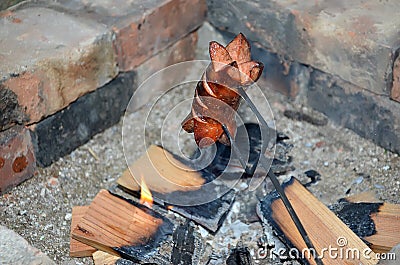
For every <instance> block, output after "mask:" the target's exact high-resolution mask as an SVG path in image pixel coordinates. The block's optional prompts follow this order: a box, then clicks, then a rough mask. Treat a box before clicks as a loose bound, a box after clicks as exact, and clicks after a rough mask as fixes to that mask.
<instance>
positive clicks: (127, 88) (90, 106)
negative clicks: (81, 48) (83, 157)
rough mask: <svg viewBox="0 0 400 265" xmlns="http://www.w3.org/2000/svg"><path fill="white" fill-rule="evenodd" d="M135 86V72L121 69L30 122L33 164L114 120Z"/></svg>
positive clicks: (61, 153)
mask: <svg viewBox="0 0 400 265" xmlns="http://www.w3.org/2000/svg"><path fill="white" fill-rule="evenodd" d="M135 87H136V85H135V74H134V73H133V72H127V73H121V74H119V75H118V76H117V78H115V79H114V80H112V81H111V82H110V83H108V84H107V85H105V86H103V87H101V88H98V89H97V90H95V91H94V92H91V93H89V94H86V95H84V96H82V97H80V98H79V99H78V100H77V101H75V102H74V103H72V104H70V105H69V106H68V107H67V108H65V109H63V110H61V111H59V112H57V113H56V114H54V115H52V116H50V117H48V118H46V119H44V120H43V121H41V122H39V123H38V124H35V125H32V126H30V130H31V134H32V140H33V143H34V149H35V155H36V159H37V164H38V165H39V166H42V167H45V166H48V165H50V164H51V163H52V162H54V161H56V160H57V159H58V158H60V157H62V156H64V155H66V154H69V153H70V152H71V151H73V150H74V149H75V148H77V147H79V146H80V145H82V144H84V143H86V142H87V141H89V139H90V138H91V137H92V136H94V135H95V134H97V133H99V132H101V131H103V130H104V129H106V128H108V127H110V126H112V125H114V124H115V123H117V122H118V121H119V120H120V117H121V116H122V115H123V113H124V111H125V109H126V106H127V105H128V102H129V100H130V98H131V96H132V95H133V92H134V88H135Z"/></svg>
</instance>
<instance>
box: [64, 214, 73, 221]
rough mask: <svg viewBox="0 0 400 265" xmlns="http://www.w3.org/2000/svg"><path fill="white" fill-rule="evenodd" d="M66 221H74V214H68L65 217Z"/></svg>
mask: <svg viewBox="0 0 400 265" xmlns="http://www.w3.org/2000/svg"><path fill="white" fill-rule="evenodd" d="M64 219H65V220H66V221H69V220H71V219H72V214H71V213H67V214H66V215H65V217H64Z"/></svg>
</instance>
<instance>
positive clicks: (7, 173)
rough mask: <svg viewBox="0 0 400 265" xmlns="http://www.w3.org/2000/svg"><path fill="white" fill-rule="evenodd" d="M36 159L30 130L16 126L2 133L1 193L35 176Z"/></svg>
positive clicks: (0, 151) (0, 159) (0, 139)
mask: <svg viewBox="0 0 400 265" xmlns="http://www.w3.org/2000/svg"><path fill="white" fill-rule="evenodd" d="M35 170H36V160H35V156H34V151H33V146H32V142H31V137H30V134H29V131H28V130H27V129H25V128H24V127H22V126H14V127H13V128H11V129H8V130H6V131H3V132H1V133H0V194H2V193H4V192H6V191H8V190H9V189H11V188H12V187H15V186H16V185H18V184H19V183H21V182H23V181H24V180H26V179H28V178H30V177H32V176H33V174H34V172H35Z"/></svg>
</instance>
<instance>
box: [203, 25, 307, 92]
mask: <svg viewBox="0 0 400 265" xmlns="http://www.w3.org/2000/svg"><path fill="white" fill-rule="evenodd" d="M234 37H235V35H234V34H231V33H229V32H227V31H219V30H216V29H215V28H213V27H212V26H210V25H209V24H208V23H204V26H202V27H201V28H200V29H199V44H198V52H199V53H200V54H199V55H198V56H199V57H200V58H204V59H206V60H208V59H209V52H208V42H209V41H211V40H218V41H219V42H221V43H223V44H224V45H226V44H228V43H229V41H231V40H232V39H233V38H234ZM200 42H201V43H200ZM250 46H251V54H252V58H253V60H256V61H260V62H262V63H263V64H264V66H265V67H264V70H263V74H262V77H263V78H262V79H261V80H260V82H259V83H258V85H259V86H262V85H263V84H262V83H261V82H263V81H266V82H267V83H268V86H269V87H271V88H272V89H274V90H276V91H279V92H280V93H282V94H284V95H286V96H288V97H289V98H291V99H294V98H296V96H297V95H298V94H299V93H300V92H301V91H304V90H305V89H306V86H307V85H308V80H309V69H308V68H307V67H304V65H302V64H300V63H298V62H293V61H290V60H288V59H286V58H285V57H284V56H282V55H278V54H276V53H272V52H270V51H269V50H267V49H265V48H264V47H263V46H262V45H260V44H259V43H257V42H251V41H250Z"/></svg>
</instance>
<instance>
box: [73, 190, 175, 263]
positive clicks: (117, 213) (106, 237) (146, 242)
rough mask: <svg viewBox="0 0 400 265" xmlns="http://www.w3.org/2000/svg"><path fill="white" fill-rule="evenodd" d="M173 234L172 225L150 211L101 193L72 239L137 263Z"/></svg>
mask: <svg viewBox="0 0 400 265" xmlns="http://www.w3.org/2000/svg"><path fill="white" fill-rule="evenodd" d="M172 230H173V225H172V223H171V222H170V221H169V220H168V219H166V218H164V217H162V216H161V215H159V214H157V213H155V212H154V211H152V210H151V209H148V208H146V207H144V206H141V205H139V204H135V203H134V202H132V201H129V200H125V199H123V198H121V197H119V196H115V195H112V194H111V193H110V192H108V191H106V190H101V191H100V192H99V193H98V194H97V195H96V197H95V198H94V200H93V202H92V203H91V204H90V206H89V208H88V209H87V210H86V213H85V214H84V215H83V216H82V217H81V219H80V220H79V222H78V224H77V225H76V227H75V228H74V229H73V231H72V236H73V238H74V239H77V240H79V241H81V242H83V243H85V244H88V245H90V246H92V247H94V248H96V249H99V250H102V251H105V252H107V253H109V254H112V255H123V256H124V257H127V258H128V257H129V258H130V259H131V260H133V261H137V260H139V259H140V255H139V254H141V255H144V253H146V252H149V251H150V250H151V248H156V247H158V245H159V244H160V243H161V241H162V240H163V239H164V238H165V236H167V235H168V234H172ZM156 238H157V240H156Z"/></svg>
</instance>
